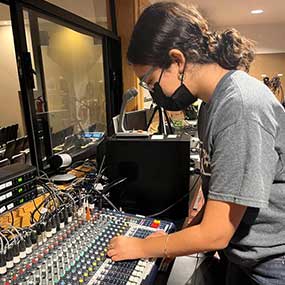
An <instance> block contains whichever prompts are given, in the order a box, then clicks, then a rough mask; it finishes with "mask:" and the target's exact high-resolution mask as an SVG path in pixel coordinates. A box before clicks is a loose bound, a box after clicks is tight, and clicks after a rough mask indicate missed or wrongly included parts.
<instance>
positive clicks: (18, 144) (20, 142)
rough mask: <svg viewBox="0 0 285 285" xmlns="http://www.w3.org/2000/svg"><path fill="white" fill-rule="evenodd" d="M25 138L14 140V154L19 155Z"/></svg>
mask: <svg viewBox="0 0 285 285" xmlns="http://www.w3.org/2000/svg"><path fill="white" fill-rule="evenodd" d="M25 140H26V138H25V137H21V138H17V139H16V146H15V154H18V153H20V151H22V150H24V143H25Z"/></svg>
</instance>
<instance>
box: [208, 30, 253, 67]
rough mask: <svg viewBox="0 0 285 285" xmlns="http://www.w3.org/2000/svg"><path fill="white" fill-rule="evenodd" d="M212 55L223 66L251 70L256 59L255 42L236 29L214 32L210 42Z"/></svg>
mask: <svg viewBox="0 0 285 285" xmlns="http://www.w3.org/2000/svg"><path fill="white" fill-rule="evenodd" d="M209 51H210V56H211V57H212V58H213V59H214V60H215V61H216V62H217V63H218V64H219V65H221V66H222V67H223V68H226V69H242V70H244V71H247V72H248V71H249V67H250V64H251V62H252V61H253V59H254V43H253V42H252V41H250V40H248V39H246V38H245V37H243V36H241V35H240V33H239V32H238V31H237V30H235V29H228V30H225V31H224V32H222V33H220V34H217V33H214V36H213V37H212V42H210V43H209Z"/></svg>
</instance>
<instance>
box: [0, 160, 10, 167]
mask: <svg viewBox="0 0 285 285" xmlns="http://www.w3.org/2000/svg"><path fill="white" fill-rule="evenodd" d="M9 164H10V160H9V159H8V158H4V159H2V160H0V167H3V166H6V165H9Z"/></svg>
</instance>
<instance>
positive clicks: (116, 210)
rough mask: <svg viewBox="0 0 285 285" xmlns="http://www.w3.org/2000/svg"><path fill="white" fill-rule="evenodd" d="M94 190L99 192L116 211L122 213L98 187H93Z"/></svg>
mask: <svg viewBox="0 0 285 285" xmlns="http://www.w3.org/2000/svg"><path fill="white" fill-rule="evenodd" d="M93 188H94V190H95V191H96V192H97V194H99V195H100V196H101V197H103V198H104V199H105V200H106V201H107V202H108V203H109V204H110V205H111V206H112V207H113V208H114V209H115V210H116V211H118V212H120V210H119V209H118V208H117V207H116V206H115V205H114V204H113V203H112V202H111V201H110V200H109V199H108V198H107V197H106V196H105V195H104V194H103V193H101V192H100V191H99V190H97V189H96V187H94V186H93Z"/></svg>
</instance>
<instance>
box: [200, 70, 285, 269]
mask: <svg viewBox="0 0 285 285" xmlns="http://www.w3.org/2000/svg"><path fill="white" fill-rule="evenodd" d="M204 112H205V114H204V115H205V116H204V117H205V118H206V119H205V120H206V122H207V124H206V127H205V128H204V130H203V134H202V141H203V143H204V153H203V154H204V155H203V156H204V158H203V159H202V161H203V162H204V172H205V173H211V176H205V177H206V178H207V177H208V179H209V181H208V182H209V185H208V186H209V187H208V189H207V191H206V192H208V193H206V195H207V196H208V197H207V198H208V199H213V200H219V201H226V202H232V203H235V204H240V205H245V206H247V207H248V208H247V211H246V213H245V215H244V217H243V219H242V221H241V223H240V225H239V227H238V229H237V231H236V233H235V234H234V236H233V238H232V240H231V241H230V244H229V246H228V247H227V249H226V250H225V253H226V255H227V257H228V258H229V259H230V260H231V261H232V262H234V263H236V264H240V265H244V266H251V265H254V264H255V263H256V262H258V261H260V260H262V259H263V258H267V257H270V256H275V255H279V254H285V166H284V164H285V111H284V109H283V107H282V105H281V104H280V103H279V102H278V101H277V99H276V98H275V96H274V95H273V93H272V92H271V91H270V90H269V89H268V88H267V87H266V86H265V85H264V84H263V83H262V82H261V81H259V80H257V79H255V78H253V77H251V76H249V75H248V74H247V73H245V72H243V71H230V72H229V73H227V74H226V75H225V76H224V77H223V78H222V80H221V81H220V82H219V84H218V86H217V87H216V90H215V92H214V94H213V96H212V98H211V100H210V102H208V103H207V104H206V105H204ZM205 177H204V178H205ZM206 184H208V183H206ZM217 226H218V221H217ZM219 226H221V225H219Z"/></svg>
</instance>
